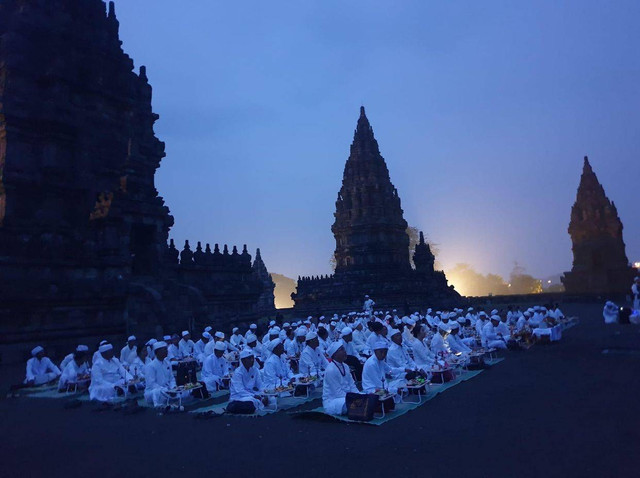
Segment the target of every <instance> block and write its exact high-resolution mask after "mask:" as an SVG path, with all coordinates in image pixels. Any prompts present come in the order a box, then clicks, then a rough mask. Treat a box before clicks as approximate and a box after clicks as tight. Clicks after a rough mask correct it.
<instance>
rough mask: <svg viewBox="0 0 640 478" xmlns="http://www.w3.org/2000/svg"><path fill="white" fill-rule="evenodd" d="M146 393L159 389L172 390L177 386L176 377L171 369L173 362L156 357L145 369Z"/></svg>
mask: <svg viewBox="0 0 640 478" xmlns="http://www.w3.org/2000/svg"><path fill="white" fill-rule="evenodd" d="M144 378H145V394H146V393H148V392H152V391H154V390H158V389H165V390H170V389H172V388H175V387H176V379H175V377H174V376H173V372H172V370H171V362H169V359H168V358H166V359H164V360H163V361H162V362H161V361H160V360H159V359H158V358H155V359H153V360H152V361H151V363H150V364H148V365H147V366H146V368H145V369H144Z"/></svg>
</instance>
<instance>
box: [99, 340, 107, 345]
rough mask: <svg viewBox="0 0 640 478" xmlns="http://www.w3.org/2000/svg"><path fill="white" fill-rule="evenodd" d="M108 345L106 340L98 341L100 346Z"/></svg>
mask: <svg viewBox="0 0 640 478" xmlns="http://www.w3.org/2000/svg"><path fill="white" fill-rule="evenodd" d="M108 343H109V341H108V340H101V341H100V345H104V344H108Z"/></svg>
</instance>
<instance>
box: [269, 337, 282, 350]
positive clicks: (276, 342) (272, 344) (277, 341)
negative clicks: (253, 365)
mask: <svg viewBox="0 0 640 478" xmlns="http://www.w3.org/2000/svg"><path fill="white" fill-rule="evenodd" d="M281 343H282V340H280V339H273V340H270V341H269V343H268V344H267V350H268V351H269V352H273V349H275V348H276V347H277V346H278V345H280V344H281Z"/></svg>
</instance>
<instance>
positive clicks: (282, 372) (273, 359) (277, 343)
mask: <svg viewBox="0 0 640 478" xmlns="http://www.w3.org/2000/svg"><path fill="white" fill-rule="evenodd" d="M267 348H268V349H269V350H271V355H270V356H269V358H268V359H267V361H266V362H265V363H264V368H263V369H262V384H263V386H264V388H265V389H274V388H276V387H279V386H285V387H286V386H287V385H289V384H290V383H291V382H292V381H293V372H291V369H290V368H289V365H288V364H287V362H286V361H285V360H284V357H283V355H284V345H283V344H282V341H281V340H280V339H274V340H272V341H271V342H269V343H268V344H267Z"/></svg>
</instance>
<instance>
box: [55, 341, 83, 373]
mask: <svg viewBox="0 0 640 478" xmlns="http://www.w3.org/2000/svg"><path fill="white" fill-rule="evenodd" d="M75 352H85V357H86V358H88V355H87V354H88V353H89V347H87V346H86V345H78V346H77V347H76V350H75ZM75 352H71V353H70V354H68V355H67V356H65V358H64V359H62V362H61V363H60V371H62V372H64V369H65V368H67V365H69V363H70V362H71V361H72V360H73V357H74V356H75ZM87 366H88V364H87Z"/></svg>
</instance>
